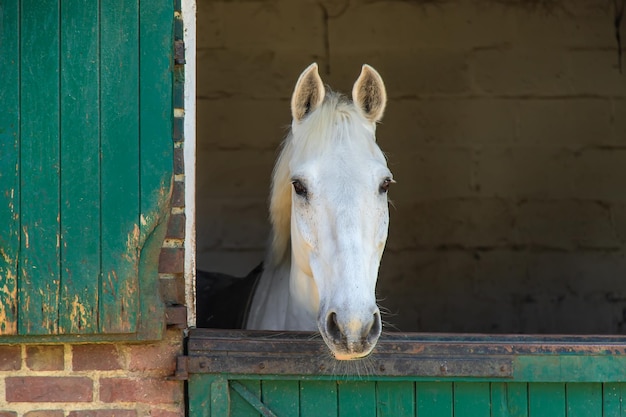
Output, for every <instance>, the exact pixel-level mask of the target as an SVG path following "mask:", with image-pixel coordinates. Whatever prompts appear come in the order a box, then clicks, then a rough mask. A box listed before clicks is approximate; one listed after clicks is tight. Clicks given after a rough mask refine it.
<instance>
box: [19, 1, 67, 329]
mask: <svg viewBox="0 0 626 417" xmlns="http://www.w3.org/2000/svg"><path fill="white" fill-rule="evenodd" d="M20 4H21V13H20V17H21V22H20V23H21V25H20V34H21V36H20V41H21V44H20V58H21V74H20V76H21V77H20V86H21V91H20V98H21V108H20V122H21V126H20V195H21V204H20V214H21V229H22V230H21V232H22V234H21V245H20V262H19V269H20V271H19V292H18V294H19V295H18V296H19V302H18V307H19V319H18V328H19V333H20V334H31V335H45V334H57V333H58V331H59V310H58V306H59V303H60V288H61V274H60V272H61V264H60V239H61V236H60V234H61V230H60V215H61V213H60V201H59V200H60V199H59V188H60V172H61V170H60V164H61V160H60V139H61V138H60V134H59V131H60V126H59V125H60V111H59V101H60V92H59V69H60V65H59V63H60V59H59V58H60V57H59V46H60V40H59V32H60V18H59V17H60V16H59V13H60V7H59V4H58V1H57V0H23V1H21V3H20Z"/></svg>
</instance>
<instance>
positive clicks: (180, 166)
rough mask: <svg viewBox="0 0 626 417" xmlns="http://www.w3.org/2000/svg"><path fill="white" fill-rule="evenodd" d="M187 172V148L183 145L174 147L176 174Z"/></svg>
mask: <svg viewBox="0 0 626 417" xmlns="http://www.w3.org/2000/svg"><path fill="white" fill-rule="evenodd" d="M184 173H185V149H184V148H183V147H180V148H174V174H175V175H182V174H184Z"/></svg>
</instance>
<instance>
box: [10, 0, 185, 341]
mask: <svg viewBox="0 0 626 417" xmlns="http://www.w3.org/2000/svg"><path fill="white" fill-rule="evenodd" d="M172 21H173V4H172V1H171V0H166V1H163V0H159V1H157V0H150V1H141V2H138V1H128V0H111V1H108V0H107V1H104V0H101V1H87V2H85V1H78V0H1V1H0V67H1V68H2V83H0V103H2V112H0V280H1V281H0V335H4V336H5V337H4V338H0V341H2V340H22V339H15V338H10V337H8V336H29V337H33V336H55V335H56V336H59V335H97V334H120V335H122V334H134V335H142V336H141V337H154V336H155V335H157V334H158V332H159V331H160V329H157V327H160V326H162V320H160V321H159V318H160V317H159V315H161V316H162V306H161V305H160V302H159V301H158V297H157V288H156V285H157V276H156V261H157V256H158V247H159V246H160V244H159V242H157V241H158V240H159V239H160V238H162V237H161V236H159V233H160V231H161V229H162V228H159V226H160V225H161V224H163V220H164V218H165V213H166V209H167V206H168V199H169V194H170V188H171V178H172V141H171V132H172V128H171V124H172V98H171V97H172V70H171V66H172V63H171V61H172V57H171V56H172V53H171V51H172ZM155 231H159V233H156V234H155ZM161 234H162V233H161ZM151 321H155V323H151ZM149 334H151V336H148V335H149Z"/></svg>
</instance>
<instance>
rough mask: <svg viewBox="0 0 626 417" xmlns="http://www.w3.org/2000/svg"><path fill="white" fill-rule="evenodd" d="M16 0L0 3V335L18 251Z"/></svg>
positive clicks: (8, 321)
mask: <svg viewBox="0 0 626 417" xmlns="http://www.w3.org/2000/svg"><path fill="white" fill-rule="evenodd" d="M19 4H20V3H19V0H6V1H2V2H0V39H1V40H2V41H0V68H2V82H1V83H0V103H2V107H3V109H2V111H0V335H13V334H16V333H17V317H18V314H17V276H18V269H17V268H18V259H19V248H20V218H19V213H20V188H19V163H20V161H19V108H20V102H19V96H20V94H19V91H20V84H19V77H20V75H19V73H20V56H19V36H16V34H18V33H19V19H20V11H19Z"/></svg>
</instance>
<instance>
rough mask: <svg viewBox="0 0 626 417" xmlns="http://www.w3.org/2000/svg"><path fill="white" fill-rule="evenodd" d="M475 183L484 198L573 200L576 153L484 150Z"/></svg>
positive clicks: (534, 149)
mask: <svg viewBox="0 0 626 417" xmlns="http://www.w3.org/2000/svg"><path fill="white" fill-rule="evenodd" d="M477 159H478V161H477V174H476V182H477V184H478V187H479V188H480V194H481V196H484V197H500V198H507V199H510V198H512V199H523V198H534V199H540V198H551V199H555V198H576V197H581V196H580V195H579V193H578V191H577V189H576V178H575V174H576V173H577V172H578V171H579V170H580V168H579V167H578V166H577V161H576V156H575V152H573V151H570V150H568V149H566V148H564V147H556V146H552V147H548V146H544V147H539V146H535V147H532V146H519V147H496V146H493V147H485V148H483V149H481V150H480V152H478V156H477Z"/></svg>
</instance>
